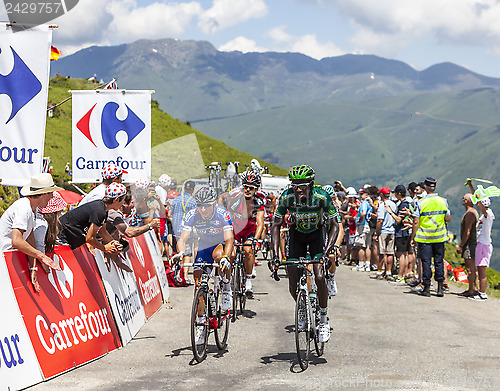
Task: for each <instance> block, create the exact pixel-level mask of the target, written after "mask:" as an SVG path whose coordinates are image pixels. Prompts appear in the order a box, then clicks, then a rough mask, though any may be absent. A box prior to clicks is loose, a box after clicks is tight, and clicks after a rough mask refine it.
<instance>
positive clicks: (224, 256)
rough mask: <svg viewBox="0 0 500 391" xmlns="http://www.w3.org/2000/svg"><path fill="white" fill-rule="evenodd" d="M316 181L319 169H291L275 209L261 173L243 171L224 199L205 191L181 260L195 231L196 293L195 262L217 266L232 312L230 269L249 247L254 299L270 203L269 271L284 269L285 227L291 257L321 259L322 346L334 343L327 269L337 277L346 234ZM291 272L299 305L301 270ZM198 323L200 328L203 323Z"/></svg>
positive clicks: (186, 231)
mask: <svg viewBox="0 0 500 391" xmlns="http://www.w3.org/2000/svg"><path fill="white" fill-rule="evenodd" d="M314 177H315V174H314V170H313V169H312V168H311V167H310V166H308V165H298V166H294V167H292V168H291V169H290V171H289V179H290V182H291V186H290V187H289V188H287V189H285V190H284V191H283V193H282V194H281V196H280V198H279V201H278V202H277V206H276V208H275V205H276V203H275V197H274V196H272V195H271V194H272V193H271V194H266V193H264V192H263V191H260V190H259V187H260V186H261V175H260V172H258V171H251V170H248V171H245V172H243V173H242V174H241V180H242V186H241V187H239V188H236V189H234V190H232V191H230V192H229V193H224V194H222V195H221V196H220V197H219V198H218V197H217V194H216V191H215V189H213V188H212V187H209V186H203V187H201V188H200V189H198V190H197V191H196V192H195V194H194V198H195V201H196V204H197V208H194V209H191V210H190V211H189V212H188V213H187V214H186V216H185V219H184V222H183V230H182V233H181V236H180V239H179V241H178V243H177V250H178V251H179V256H180V257H182V256H183V255H184V252H185V251H186V242H187V240H188V238H189V236H190V234H191V232H192V231H193V228H194V229H196V231H197V233H198V236H199V245H198V253H197V256H196V259H195V262H194V268H193V277H194V280H195V292H196V288H197V287H198V286H199V285H200V278H201V269H200V268H197V267H196V263H201V262H214V261H215V262H217V263H218V264H219V272H220V273H221V277H222V281H223V292H222V303H221V307H222V310H224V311H229V310H230V309H231V307H232V292H231V283H230V278H231V264H232V262H233V260H234V258H235V256H236V248H235V242H236V243H240V244H245V245H246V246H243V253H244V257H245V271H246V274H247V280H246V281H247V282H246V292H247V295H250V296H251V295H252V294H253V286H252V280H251V276H252V269H253V267H254V261H255V253H256V251H257V250H258V249H259V246H260V243H261V239H263V238H264V237H265V235H266V229H265V224H264V221H265V215H266V203H267V207H268V209H267V212H272V211H274V219H273V221H272V225H271V245H272V253H273V258H272V260H270V261H269V263H268V266H269V268H270V270H271V271H273V272H274V271H277V270H278V267H279V266H280V258H279V254H280V240H281V235H280V230H281V227H282V226H283V225H284V224H289V243H288V253H287V254H286V256H287V258H289V259H297V258H299V257H306V256H307V255H310V256H311V257H316V258H320V259H321V260H322V262H321V263H316V264H314V265H312V267H313V270H314V276H315V283H316V286H317V294H318V299H319V307H320V324H319V341H320V342H327V341H328V340H329V338H330V326H329V324H328V318H327V303H328V296H329V287H328V286H327V281H326V278H325V269H326V268H329V271H330V274H331V275H333V274H334V272H335V261H334V260H335V255H334V253H333V252H332V251H333V250H334V249H335V250H337V249H336V244H337V243H339V242H340V240H341V238H338V236H339V232H343V230H340V229H339V221H340V219H339V216H338V212H337V207H336V206H335V204H334V203H333V201H332V198H331V196H330V195H329V194H328V192H327V191H325V190H324V189H323V188H321V187H320V186H316V185H314ZM327 190H328V189H327ZM217 201H218V202H217ZM274 208H275V210H274ZM287 272H288V281H289V292H290V294H291V295H292V297H293V298H294V299H295V300H296V287H297V283H298V270H297V267H295V266H287ZM333 283H334V281H333ZM330 291H331V290H330ZM199 316H200V317H203V316H206V314H203V315H199ZM303 317H304V322H302V324H303V325H304V327H305V309H304V316H303ZM199 320H200V324H202V323H203V321H204V319H199ZM299 327H301V322H300V312H299ZM204 330H205V329H204V328H203V327H200V330H199V332H198V331H197V334H196V340H197V341H200V343H202V341H203V340H204V337H205V336H204V335H203V333H204Z"/></svg>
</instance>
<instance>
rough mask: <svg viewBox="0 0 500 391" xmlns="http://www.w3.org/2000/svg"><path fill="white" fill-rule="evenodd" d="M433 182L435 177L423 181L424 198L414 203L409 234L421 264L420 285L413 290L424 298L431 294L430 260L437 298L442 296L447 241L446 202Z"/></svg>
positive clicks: (447, 212)
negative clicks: (436, 285) (436, 286)
mask: <svg viewBox="0 0 500 391" xmlns="http://www.w3.org/2000/svg"><path fill="white" fill-rule="evenodd" d="M436 183H437V181H436V180H435V179H434V178H426V179H425V182H424V185H425V191H426V192H427V195H426V196H425V197H424V198H422V199H420V200H419V201H418V203H417V209H416V210H415V212H414V213H413V217H414V219H413V228H412V233H411V244H412V246H415V244H416V243H418V253H419V254H420V259H421V261H422V284H421V285H417V286H416V287H415V291H416V292H418V293H419V294H420V295H422V296H426V297H430V295H431V290H430V289H431V277H432V270H431V259H432V258H434V270H435V272H434V278H435V280H436V281H437V283H438V288H437V291H436V296H438V297H443V296H444V291H443V284H444V262H443V260H444V244H445V242H446V240H447V239H448V231H447V229H446V223H447V222H450V220H451V214H450V210H449V209H448V202H447V201H446V199H445V198H442V197H440V196H439V195H438V194H437V193H436V192H435V191H436Z"/></svg>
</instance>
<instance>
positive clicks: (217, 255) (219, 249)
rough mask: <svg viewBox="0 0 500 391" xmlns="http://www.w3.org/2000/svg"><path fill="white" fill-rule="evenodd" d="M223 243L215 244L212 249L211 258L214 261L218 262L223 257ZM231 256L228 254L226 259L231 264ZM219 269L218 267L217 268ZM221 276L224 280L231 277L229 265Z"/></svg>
mask: <svg viewBox="0 0 500 391" xmlns="http://www.w3.org/2000/svg"><path fill="white" fill-rule="evenodd" d="M224 255H226V254H224V244H223V243H220V244H218V245H217V246H215V247H214V248H213V250H212V259H213V260H214V261H216V262H219V261H220V260H221V259H222V258H223V257H224ZM231 258H232V257H231V256H229V257H228V260H229V263H230V264H232V262H233V261H232V259H231ZM219 270H220V268H219ZM221 277H222V278H224V277H225V279H226V280H229V279H230V278H231V267H229V268H227V269H226V271H225V273H224V275H222V274H221Z"/></svg>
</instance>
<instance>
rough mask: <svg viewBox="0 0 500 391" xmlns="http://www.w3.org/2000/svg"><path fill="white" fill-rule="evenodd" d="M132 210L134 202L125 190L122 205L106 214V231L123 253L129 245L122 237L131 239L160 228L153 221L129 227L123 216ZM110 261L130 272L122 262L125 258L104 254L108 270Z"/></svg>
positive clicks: (156, 220)
mask: <svg viewBox="0 0 500 391" xmlns="http://www.w3.org/2000/svg"><path fill="white" fill-rule="evenodd" d="M133 209H134V201H133V199H132V194H131V193H130V191H128V190H127V194H126V195H125V198H124V200H123V205H122V206H121V207H120V208H119V209H117V210H114V209H111V210H110V211H109V212H108V218H107V220H106V231H108V232H109V234H110V235H111V237H112V238H113V239H115V240H118V241H119V242H120V243H121V244H122V245H123V250H122V252H123V253H125V252H126V251H127V250H128V248H129V244H128V242H127V241H126V240H125V239H124V238H123V237H122V236H125V237H127V238H133V237H136V236H139V235H142V234H143V233H146V232H148V231H151V230H153V229H155V228H158V227H159V226H160V220H159V219H153V220H152V221H151V222H150V223H149V224H146V225H143V226H140V227H131V226H130V225H129V224H128V222H127V220H128V219H127V218H126V217H125V216H126V215H130V214H131V213H132V210H133ZM120 258H121V259H120ZM110 260H112V261H113V262H114V263H115V264H116V266H118V267H119V268H121V269H123V270H125V271H127V272H131V271H132V269H130V267H129V266H128V265H126V264H125V263H124V262H123V260H125V258H124V257H123V256H122V255H121V254H120V255H118V254H105V261H106V267H107V268H108V270H110V268H111V265H110V262H109V261H110Z"/></svg>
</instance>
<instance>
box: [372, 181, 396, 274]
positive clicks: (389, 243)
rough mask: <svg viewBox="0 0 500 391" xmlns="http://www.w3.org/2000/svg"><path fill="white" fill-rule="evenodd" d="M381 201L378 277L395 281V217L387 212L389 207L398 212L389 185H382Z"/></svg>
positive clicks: (377, 231) (378, 233)
mask: <svg viewBox="0 0 500 391" xmlns="http://www.w3.org/2000/svg"><path fill="white" fill-rule="evenodd" d="M379 194H380V200H381V203H380V205H379V208H378V212H377V228H376V232H375V235H376V236H377V238H378V244H379V254H380V255H381V256H382V259H381V261H380V262H379V267H378V271H377V279H383V274H384V270H385V278H386V279H387V280H388V281H393V280H394V279H393V278H392V266H393V264H394V233H395V229H394V223H395V221H394V218H393V217H392V215H391V214H390V213H389V212H387V207H389V209H390V210H391V212H392V213H396V204H395V203H394V202H392V201H391V200H390V198H389V196H390V194H391V190H390V189H389V188H388V187H382V188H381V189H380V190H379Z"/></svg>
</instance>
